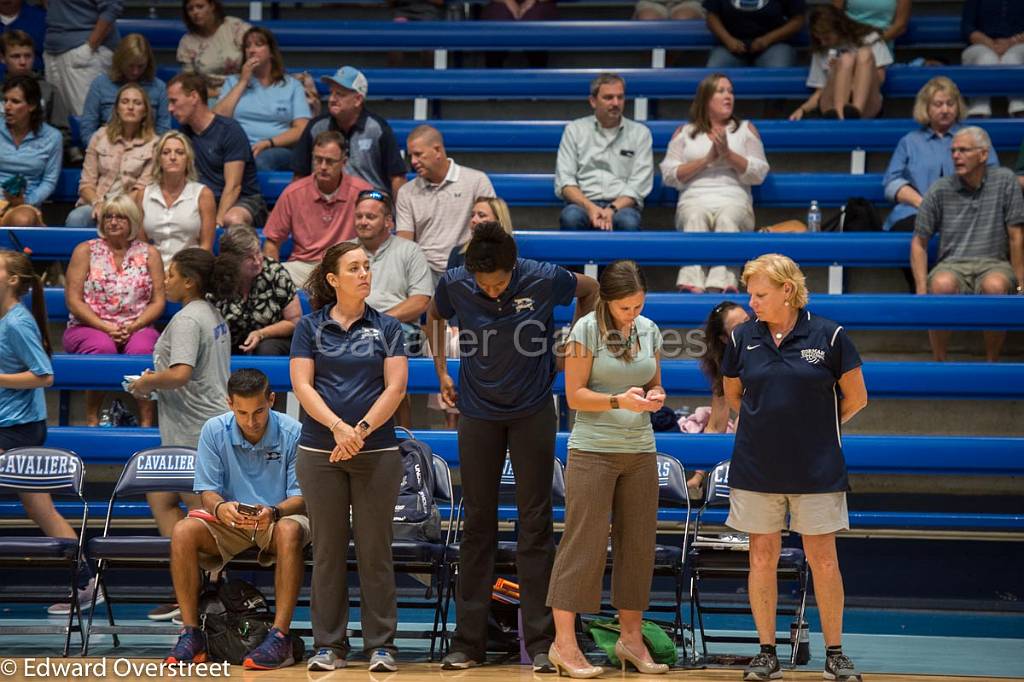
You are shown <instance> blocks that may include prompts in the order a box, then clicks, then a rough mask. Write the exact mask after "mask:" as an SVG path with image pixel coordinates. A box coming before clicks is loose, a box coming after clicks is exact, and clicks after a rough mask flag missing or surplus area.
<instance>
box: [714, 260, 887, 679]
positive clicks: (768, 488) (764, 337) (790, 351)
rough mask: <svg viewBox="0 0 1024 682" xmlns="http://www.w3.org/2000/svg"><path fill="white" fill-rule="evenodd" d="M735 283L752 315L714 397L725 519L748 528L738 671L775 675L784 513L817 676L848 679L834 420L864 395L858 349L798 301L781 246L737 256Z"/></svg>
mask: <svg viewBox="0 0 1024 682" xmlns="http://www.w3.org/2000/svg"><path fill="white" fill-rule="evenodd" d="M742 281H743V284H744V285H746V288H747V292H748V293H749V294H750V307H751V308H752V309H753V311H754V314H755V315H756V319H754V320H750V321H748V322H745V323H743V324H741V325H740V326H738V327H736V328H735V329H734V330H733V332H732V334H731V335H730V337H729V344H728V346H727V348H726V351H725V356H724V358H723V360H722V374H723V376H724V377H725V378H724V379H723V382H724V388H725V399H726V402H727V404H728V405H729V407H730V408H731V409H733V410H735V411H736V412H738V413H739V415H740V417H739V425H738V427H737V430H736V442H735V445H734V447H733V452H732V463H731V464H730V466H729V488H730V493H729V518H728V519H726V522H725V523H726V525H728V526H729V527H730V528H733V529H735V530H738V531H740V532H741V533H749V535H750V555H749V561H750V572H749V574H748V577H747V588H748V589H747V592H748V596H749V600H750V610H751V611H752V612H753V615H754V624H755V626H756V627H757V634H758V636H759V639H760V643H761V651H760V652H759V653H758V654H757V655H756V656H754V658H753V659H752V660H751V661H750V664H749V665H748V666H747V669H746V672H745V674H744V679H745V680H765V681H767V680H771V679H777V678H781V677H782V672H781V670H780V668H779V659H778V656H777V655H776V650H775V630H776V627H775V623H776V609H775V607H776V602H777V601H778V577H777V575H776V569H777V567H778V562H779V552H780V549H781V545H782V542H781V531H782V530H783V529H785V528H787V522H786V521H787V520H786V516H787V511H788V516H789V523H788V529H789V530H790V531H792V532H795V533H799V534H800V537H801V541H802V543H803V550H804V553H805V554H806V556H807V561H808V563H809V564H810V567H811V575H812V576H813V578H814V596H815V598H816V599H817V602H818V610H819V612H820V615H821V630H822V634H823V635H824V639H825V672H824V676H825V679H827V680H838V681H839V682H857V681H859V680H860V675H859V674H858V673H857V671H856V668H855V666H854V664H853V662H852V661H851V660H850V659H849V658H848V657H847V656H846V655H845V654H843V649H842V636H843V601H844V599H843V577H842V575H841V573H840V571H839V559H838V557H837V556H836V535H835V534H836V532H837V531H840V530H848V529H849V528H850V520H849V514H848V513H847V507H846V491H847V490H849V488H850V484H849V480H848V477H847V472H846V463H845V461H844V459H843V448H842V430H841V426H840V425H841V424H845V423H846V422H847V421H849V420H850V419H851V418H852V417H853V416H854V415H856V414H857V413H858V412H860V411H861V410H862V409H864V406H865V405H867V401H868V396H867V389H865V387H864V376H863V374H862V372H861V364H862V363H861V359H860V355H858V353H857V349H856V347H854V345H853V342H852V341H851V340H850V338H849V336H848V335H847V333H846V330H844V329H843V327H841V326H840V325H838V324H836V323H835V322H833V321H831V320H826V319H825V318H823V317H818V316H817V315H812V314H811V312H810V311H808V310H807V285H806V283H805V278H804V275H803V273H802V272H800V268H799V267H798V266H797V264H796V263H794V262H793V261H792V260H790V259H789V258H787V257H786V256H780V255H779V254H775V253H771V254H766V255H764V256H761V257H759V258H757V259H755V260H752V261H749V262H748V263H747V264H746V266H745V267H744V268H743V280H742ZM837 396H841V397H838V398H837ZM787 508H788V509H787Z"/></svg>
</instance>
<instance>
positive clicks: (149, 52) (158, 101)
mask: <svg viewBox="0 0 1024 682" xmlns="http://www.w3.org/2000/svg"><path fill="white" fill-rule="evenodd" d="M129 83H131V84H133V85H135V86H136V87H139V88H141V89H142V90H143V91H144V92H145V93H146V97H147V99H148V101H149V104H150V106H151V107H152V112H153V125H154V127H155V129H156V133H157V135H162V134H163V133H165V132H167V131H168V130H170V129H171V114H170V112H168V111H167V85H166V84H165V83H164V82H163V81H162V80H160V79H159V78H157V77H156V57H155V56H154V55H153V48H152V47H150V45H149V41H148V40H146V37H145V36H143V35H142V34H140V33H132V34H129V35H126V36H125V37H124V38H123V39H122V40H121V44H120V45H118V46H117V49H116V50H114V57H113V60H112V62H111V65H110V71H109V72H106V73H101V74H100V75H99V76H97V77H96V80H94V81H93V82H92V85H90V86H89V94H87V95H86V97H85V105H84V107H83V108H82V118H81V122H80V125H81V131H82V144H84V145H87V146H88V144H89V141H90V140H92V136H93V135H94V134H95V133H96V131H97V130H98V129H99V128H100V126H101V125H103V122H104V121H109V120H110V116H111V114H113V112H114V108H115V107H116V105H117V102H118V101H119V97H120V93H121V88H122V87H124V86H125V85H127V84H129Z"/></svg>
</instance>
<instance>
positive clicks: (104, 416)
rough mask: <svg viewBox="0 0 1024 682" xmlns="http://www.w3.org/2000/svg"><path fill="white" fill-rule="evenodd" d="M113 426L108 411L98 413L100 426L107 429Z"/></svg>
mask: <svg viewBox="0 0 1024 682" xmlns="http://www.w3.org/2000/svg"><path fill="white" fill-rule="evenodd" d="M113 425H114V420H113V419H111V416H110V410H103V411H102V412H100V426H102V427H104V428H107V427H111V426H113Z"/></svg>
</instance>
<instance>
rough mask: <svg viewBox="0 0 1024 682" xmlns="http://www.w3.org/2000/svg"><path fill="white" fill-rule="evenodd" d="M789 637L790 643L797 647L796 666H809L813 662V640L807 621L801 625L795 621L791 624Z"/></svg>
mask: <svg viewBox="0 0 1024 682" xmlns="http://www.w3.org/2000/svg"><path fill="white" fill-rule="evenodd" d="M789 637H790V642H792V643H793V644H794V646H796V664H797V665H807V663H808V662H809V661H810V660H811V642H810V639H811V638H810V632H809V631H808V627H807V621H802V622H800V623H797V622H796V621H793V622H792V623H790V624H789Z"/></svg>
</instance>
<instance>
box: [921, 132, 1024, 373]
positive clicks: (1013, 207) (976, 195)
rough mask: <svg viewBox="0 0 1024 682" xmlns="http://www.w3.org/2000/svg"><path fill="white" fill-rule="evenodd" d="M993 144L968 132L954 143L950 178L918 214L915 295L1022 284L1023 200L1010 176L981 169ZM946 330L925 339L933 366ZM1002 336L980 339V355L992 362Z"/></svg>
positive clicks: (941, 354) (1004, 289)
mask: <svg viewBox="0 0 1024 682" xmlns="http://www.w3.org/2000/svg"><path fill="white" fill-rule="evenodd" d="M991 146H992V143H991V140H990V139H989V136H988V133H986V132H985V131H984V130H983V129H981V128H978V127H975V126H970V127H967V128H963V129H962V130H960V131H959V132H957V134H956V135H955V136H954V137H953V145H952V148H951V152H952V154H953V169H954V171H955V173H956V174H955V175H953V176H947V177H944V178H940V179H939V180H938V181H937V182H935V183H934V184H933V185H932V186H931V189H929V190H928V193H927V194H926V195H925V197H924V200H923V201H922V203H921V206H920V207H919V208H918V209H917V222H916V223H915V226H914V238H913V240H912V241H911V244H910V265H911V268H912V269H913V271H914V284H915V288H916V290H917V293H918V294H925V293H932V294H970V293H974V294H996V295H998V294H1008V293H1010V291H1011V290H1016V292H1017V293H1018V294H1020V293H1021V292H1022V287H1021V285H1022V284H1024V197H1022V196H1021V191H1020V186H1019V185H1018V184H1017V178H1016V177H1015V176H1014V174H1013V172H1012V171H1010V170H1008V169H1006V168H998V167H995V168H988V167H987V166H986V162H987V161H988V155H989V149H991ZM935 232H938V233H939V261H938V263H937V264H936V265H935V267H934V268H932V270H931V272H928V240H929V239H931V236H932V235H933V234H934V233H935ZM949 335H950V332H948V331H937V330H932V331H929V332H928V336H929V338H930V340H931V345H932V355H933V356H934V358H935V360H936V361H939V362H941V361H944V360H945V359H946V348H947V346H948V344H949ZM1005 339H1006V332H1005V331H986V332H985V356H986V357H987V359H988V360H989V362H995V361H996V360H998V359H999V353H1000V351H1001V350H1002V347H1003V341H1004V340H1005Z"/></svg>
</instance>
